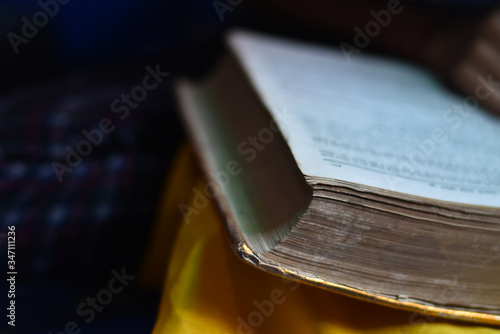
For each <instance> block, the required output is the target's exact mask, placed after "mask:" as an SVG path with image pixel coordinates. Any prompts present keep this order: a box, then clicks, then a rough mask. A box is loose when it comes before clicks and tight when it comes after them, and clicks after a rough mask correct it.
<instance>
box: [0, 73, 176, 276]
mask: <svg viewBox="0 0 500 334" xmlns="http://www.w3.org/2000/svg"><path fill="white" fill-rule="evenodd" d="M122 72H123V71H121V72H120V74H118V73H109V72H108V73H104V74H103V73H102V72H100V73H99V74H95V73H88V72H81V73H74V74H72V75H71V76H68V77H63V78H60V79H57V80H52V81H47V82H40V83H39V84H35V85H32V86H29V87H23V88H20V89H17V90H15V91H13V92H10V93H7V94H4V95H3V97H1V98H0V223H1V225H0V228H1V229H0V234H2V233H3V234H6V233H7V226H9V225H15V226H16V262H17V267H18V279H20V280H23V279H28V280H29V279H40V278H45V277H46V278H50V277H58V278H65V277H71V279H72V280H73V281H74V280H77V279H83V280H88V279H91V278H92V277H93V276H95V273H107V272H109V270H111V269H112V268H118V266H123V265H129V266H130V265H133V264H134V263H136V261H137V259H138V258H139V256H140V254H141V250H142V247H143V245H144V242H145V238H146V236H147V233H148V230H149V224H150V222H151V220H152V217H153V214H154V208H155V206H156V197H157V194H158V192H159V190H160V186H161V184H162V180H163V175H164V173H165V170H166V166H167V162H168V159H169V157H170V155H171V152H172V151H173V149H174V147H175V145H176V142H177V137H178V135H177V134H178V133H179V129H178V124H177V122H175V121H174V120H173V112H172V110H171V109H172V95H171V93H170V83H169V81H168V80H166V81H164V82H163V83H162V84H161V85H159V86H158V88H157V89H155V90H154V91H150V92H149V93H148V96H147V98H146V99H145V100H144V101H142V102H140V103H139V105H138V107H137V108H135V109H131V110H130V114H129V116H128V117H127V118H124V119H123V120H122V119H120V118H119V117H118V116H119V114H117V113H114V112H112V110H111V107H110V105H111V103H112V101H113V100H115V99H116V98H119V97H120V95H121V94H122V93H126V94H129V93H130V91H131V89H132V88H133V87H134V86H136V85H138V84H141V83H142V78H143V76H144V75H145V74H146V72H145V71H144V67H141V68H140V69H139V70H137V71H134V73H129V74H128V75H123V73H122ZM103 118H109V119H110V120H111V121H112V124H113V125H115V129H114V131H112V132H111V133H109V134H104V136H103V139H102V142H101V143H100V144H99V145H97V146H94V145H93V148H92V151H91V153H90V154H89V155H88V156H86V157H82V160H81V163H80V164H79V165H78V166H76V167H75V168H74V169H73V170H72V171H71V172H66V173H63V174H62V175H61V176H62V182H60V180H59V179H58V177H57V175H56V172H55V170H54V167H53V163H54V162H58V163H61V164H63V165H64V164H65V160H66V156H67V154H68V152H67V149H66V147H67V146H68V145H69V146H70V147H71V148H73V149H76V148H77V145H78V143H79V142H80V141H82V140H85V139H87V138H86V137H85V136H84V134H82V131H83V130H87V131H91V130H92V129H98V128H99V122H100V121H101V120H102V119H103ZM0 237H1V236H0ZM3 237H4V239H0V242H1V247H0V248H2V249H3V248H4V246H5V244H6V242H5V235H3ZM2 252H3V251H2ZM5 253H6V252H5Z"/></svg>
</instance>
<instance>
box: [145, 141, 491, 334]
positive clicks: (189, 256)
mask: <svg viewBox="0 0 500 334" xmlns="http://www.w3.org/2000/svg"><path fill="white" fill-rule="evenodd" d="M193 166H196V160H195V159H194V158H193V154H192V152H191V150H190V148H189V147H184V148H183V149H182V151H181V154H180V156H179V158H178V159H177V162H176V165H175V166H174V168H173V170H172V176H171V178H170V181H169V182H171V187H170V188H169V189H167V193H168V194H170V196H167V197H168V200H167V202H165V203H163V204H162V206H161V207H162V210H164V211H166V212H168V213H169V214H162V213H160V214H159V220H158V224H157V226H156V232H155V233H154V239H155V240H156V246H157V247H151V248H150V251H153V252H159V251H161V249H160V247H159V246H158V245H160V244H162V242H160V241H158V240H163V245H166V244H168V243H170V242H173V248H172V252H171V257H170V260H169V262H168V269H167V276H166V277H165V281H164V286H163V295H162V300H161V305H160V309H159V313H158V319H157V323H156V325H155V328H154V331H153V333H154V334H175V333H210V334H211V333H220V334H228V333H231V334H232V333H237V334H240V333H245V334H250V333H273V334H274V333H278V334H280V333H290V334H295V333H297V334H304V333H325V334H326V333H335V334H353V333H384V334H385V333H397V334H405V333H408V334H410V333H419V334H420V333H436V334H437V333H458V334H461V333H468V334H472V333H474V334H482V333H500V330H498V329H494V328H488V327H482V326H478V325H473V324H466V323H460V322H451V321H445V320H442V319H432V318H430V317H428V318H426V316H424V315H420V314H414V313H411V312H406V311H401V310H395V309H391V308H388V307H384V306H379V305H375V304H371V303H368V302H363V301H359V300H355V299H352V298H349V297H344V296H341V295H338V294H335V293H331V292H328V291H325V290H321V289H318V288H315V287H311V286H307V285H304V284H299V283H296V282H292V281H288V280H284V279H282V278H280V277H277V276H274V275H271V274H269V273H266V272H263V271H261V270H258V269H256V268H253V267H251V266H249V265H247V264H245V263H243V262H242V261H240V260H239V259H238V258H237V257H236V255H235V254H234V253H233V251H232V249H231V247H230V245H229V242H228V237H227V235H226V232H225V230H224V226H223V223H222V221H221V217H220V216H219V214H218V212H217V210H216V208H215V205H214V203H213V202H210V203H209V204H208V206H207V207H206V208H204V209H203V210H201V211H200V212H199V213H198V214H193V215H191V216H190V222H189V224H188V223H185V222H183V221H182V216H181V214H180V212H179V210H178V209H177V212H175V210H174V209H176V208H177V207H178V205H179V204H180V203H182V202H183V201H185V202H183V203H184V204H187V205H190V204H191V203H189V196H190V195H191V196H192V195H193V194H194V193H193V187H194V186H196V187H198V188H199V189H200V190H201V189H202V187H203V186H204V185H205V180H204V178H203V177H202V175H201V173H200V172H199V170H198V169H196V168H195V169H193V168H194V167H193ZM193 170H197V171H198V172H197V173H194V172H193ZM173 175H175V176H173ZM172 177H174V178H175V180H173V179H172ZM175 194H177V196H172V195H175ZM186 201H187V202H186ZM190 206H192V205H190ZM162 218H163V219H166V218H169V219H174V218H175V219H176V221H174V220H168V221H167V220H162ZM165 225H172V226H173V225H175V226H178V229H177V227H170V228H166V227H165ZM174 230H177V234H176V236H175V240H174V241H172V240H171V239H172V237H173V236H172V235H171V234H170V235H161V234H160V233H157V232H158V231H174ZM151 256H154V254H150V257H151ZM162 256H163V258H165V254H162ZM162 256H160V257H162ZM156 257H158V255H156ZM163 260H164V261H167V259H163ZM149 265H155V263H154V261H149ZM156 265H157V266H159V267H162V268H163V266H165V264H156ZM146 271H147V270H146ZM151 272H154V270H150V271H149V273H151ZM145 281H148V280H147V279H146V280H145Z"/></svg>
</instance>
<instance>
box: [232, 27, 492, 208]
mask: <svg viewBox="0 0 500 334" xmlns="http://www.w3.org/2000/svg"><path fill="white" fill-rule="evenodd" d="M229 44H230V46H231V48H232V49H233V50H234V51H235V52H236V54H237V56H238V58H239V59H240V60H241V62H242V64H243V67H244V69H245V71H246V72H247V75H248V76H249V77H250V80H251V81H252V83H253V84H254V85H255V87H256V89H257V91H258V93H259V95H261V98H262V100H263V102H264V104H265V106H266V107H267V108H268V110H270V111H271V113H272V114H273V117H274V118H275V120H276V122H277V123H278V125H279V127H280V129H281V130H282V132H283V135H284V136H285V138H286V140H287V142H288V143H289V145H290V148H291V150H292V153H293V154H294V156H295V159H296V161H297V163H298V165H299V167H300V169H301V170H302V172H303V173H304V174H306V175H311V176H320V177H325V178H333V179H337V180H343V181H348V182H353V183H358V184H365V185H368V186H371V187H377V188H382V189H386V190H391V191H396V192H400V193H407V194H411V195H416V196H421V197H428V198H433V199H438V200H444V201H451V202H458V203H469V204H475V205H486V206H493V207H500V119H499V118H498V117H496V116H493V115H491V114H489V113H487V112H486V111H484V110H483V109H481V108H479V107H475V108H474V107H469V106H467V107H464V105H465V102H467V101H466V100H465V98H466V97H462V96H458V95H455V94H453V93H450V92H449V91H448V90H446V89H445V88H444V87H442V85H441V84H440V83H439V82H438V81H437V79H436V78H434V77H433V76H432V75H431V74H430V73H429V72H427V71H425V70H423V69H421V68H419V67H416V66H412V65H408V64H406V63H402V62H398V61H395V60H393V59H385V58H379V57H374V56H367V55H365V54H360V55H356V54H354V55H352V57H351V60H352V61H351V62H348V61H347V60H346V58H345V57H344V55H343V54H342V52H341V51H340V50H337V49H330V48H323V47H318V46H312V45H308V44H304V43H299V42H290V41H286V40H283V39H279V38H273V37H267V36H262V35H258V34H253V33H248V32H243V31H236V32H233V33H232V34H231V35H230V36H229ZM469 102H470V101H469Z"/></svg>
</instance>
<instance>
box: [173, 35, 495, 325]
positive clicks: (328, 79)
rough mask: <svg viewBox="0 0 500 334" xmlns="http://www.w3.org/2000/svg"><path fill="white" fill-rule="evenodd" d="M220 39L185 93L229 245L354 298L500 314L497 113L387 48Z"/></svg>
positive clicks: (442, 312)
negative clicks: (352, 51)
mask: <svg viewBox="0 0 500 334" xmlns="http://www.w3.org/2000/svg"><path fill="white" fill-rule="evenodd" d="M227 44H228V52H227V55H226V56H225V57H224V59H223V60H222V61H221V63H220V64H219V66H218V67H217V68H216V69H215V71H214V72H213V73H212V74H211V75H210V77H209V78H208V79H207V80H205V81H204V82H201V83H189V82H181V83H180V84H179V85H178V93H179V98H180V102H181V106H182V111H183V112H182V113H183V116H184V119H185V122H186V125H187V128H188V130H189V133H190V135H191V137H192V140H193V142H194V145H195V147H196V148H197V151H198V154H199V156H200V161H201V162H202V165H203V167H204V169H205V171H206V173H207V176H208V177H209V180H210V182H209V183H208V184H207V186H206V187H205V193H204V194H199V195H200V196H206V197H216V198H217V202H218V204H219V207H220V209H221V212H222V214H223V215H224V217H225V219H226V221H227V226H228V230H229V234H230V236H231V240H232V245H233V247H234V249H235V251H236V253H237V254H238V255H239V256H240V257H241V258H242V259H243V260H244V261H246V262H248V263H250V264H252V265H254V266H257V267H259V268H261V269H263V270H266V271H269V272H271V273H273V274H277V275H282V276H285V277H288V278H291V279H296V280H300V281H304V282H307V283H309V284H313V285H318V286H321V287H323V288H326V289H330V290H334V291H337V292H340V293H344V294H348V295H351V296H354V297H357V298H363V299H367V300H371V301H374V302H377V303H382V304H386V305H392V306H396V307H399V308H404V309H409V310H417V311H421V312H427V313H430V314H433V315H439V316H447V317H453V318H460V319H466V320H472V321H479V322H485V323H496V324H498V323H500V119H499V118H498V117H496V116H494V115H491V114H489V113H487V112H485V111H484V110H482V109H480V108H479V107H477V105H476V104H474V103H473V102H474V101H476V100H474V97H461V96H458V95H455V94H453V93H452V92H450V91H448V90H447V89H445V88H444V87H443V86H442V85H441V84H440V83H439V81H438V80H437V79H436V78H435V77H434V76H432V75H431V74H430V73H429V72H426V71H425V70H423V69H421V68H418V67H416V66H413V65H409V64H406V63H401V62H398V61H396V60H393V59H385V58H380V57H374V56H369V55H357V57H354V58H352V61H350V62H348V61H347V60H346V59H345V58H344V56H343V54H342V52H341V51H339V50H335V49H329V48H324V47H320V46H313V45H308V44H305V43H299V42H293V41H287V40H283V39H280V38H274V37H268V36H263V35H259V34H254V33H249V32H244V31H235V32H232V33H231V34H230V35H229V36H228V39H227ZM194 205H196V204H194ZM195 209H198V210H201V208H195ZM181 211H182V212H183V214H185V210H184V211H183V210H181ZM193 212H196V210H195V211H192V212H191V214H193ZM186 218H188V217H186Z"/></svg>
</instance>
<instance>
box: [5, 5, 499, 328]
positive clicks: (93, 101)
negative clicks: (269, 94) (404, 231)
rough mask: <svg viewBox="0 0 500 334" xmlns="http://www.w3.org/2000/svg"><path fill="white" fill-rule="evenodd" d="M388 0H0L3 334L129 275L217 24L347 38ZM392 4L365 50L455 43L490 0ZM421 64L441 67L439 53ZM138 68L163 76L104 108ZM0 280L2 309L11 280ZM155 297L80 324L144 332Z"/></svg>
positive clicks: (209, 57) (126, 300)
mask: <svg viewBox="0 0 500 334" xmlns="http://www.w3.org/2000/svg"><path fill="white" fill-rule="evenodd" d="M386 3H387V1H370V2H366V1H365V2H364V1H333V0H332V1H328V0H315V1H313V2H311V3H307V4H305V3H303V2H298V1H297V2H294V1H291V2H290V1H281V0H275V1H259V0H256V1H254V0H241V1H236V0H233V1H232V2H228V1H223V0H221V1H201V0H185V1H169V0H165V1H153V0H143V1H139V0H121V1H118V0H109V1H97V0H87V1H81V0H70V1H68V0H64V1H63V0H59V1H56V0H41V1H35V0H24V1H14V0H11V1H7V0H0V36H2V37H1V38H0V223H1V224H0V228H1V230H0V247H1V249H0V251H1V252H2V254H7V248H6V244H7V243H6V234H7V231H8V229H7V227H8V226H15V228H16V250H15V251H16V257H15V261H16V271H17V273H18V274H17V277H16V328H15V331H14V332H16V333H49V332H50V331H52V332H53V333H56V332H57V333H59V332H60V331H63V330H64V326H65V324H66V323H67V322H68V321H71V320H72V319H75V318H77V315H75V309H76V308H77V306H78V305H79V304H80V303H81V302H82V301H85V300H86V298H87V297H88V296H95V295H96V293H97V292H98V291H99V290H100V289H102V288H104V287H106V286H107V284H108V282H109V280H110V278H111V277H113V276H112V270H113V269H115V270H117V271H121V268H126V272H127V274H130V275H137V271H138V267H139V264H140V261H141V258H142V256H143V253H144V248H145V245H146V244H147V240H148V235H149V233H150V231H151V227H152V223H153V221H154V217H155V214H156V210H157V207H158V205H159V196H160V193H161V191H162V189H163V186H164V183H165V177H166V175H167V173H168V169H169V166H170V163H171V162H172V159H173V157H174V154H175V152H176V149H177V148H178V145H179V143H180V142H181V141H182V139H183V138H184V135H183V130H182V128H181V125H180V122H179V120H178V117H177V111H176V103H175V96H174V92H173V85H174V82H175V79H176V78H177V77H179V76H189V77H192V78H195V79H196V78H199V77H202V76H203V74H205V73H206V72H207V71H209V70H210V68H211V66H212V65H213V63H214V62H215V61H216V60H217V57H218V55H220V53H221V52H222V51H223V43H222V36H223V32H224V31H225V30H226V29H228V28H230V27H231V26H234V25H239V26H243V27H247V28H252V29H257V30H262V31H267V32H271V33H277V34H281V35H286V36H292V37H296V38H302V39H307V40H311V41H318V42H322V43H326V44H330V45H334V46H336V45H338V44H339V43H340V42H342V41H349V42H351V41H352V39H353V38H354V31H353V29H352V28H353V27H354V26H356V25H357V24H363V22H367V20H369V19H370V16H369V13H370V10H371V9H378V8H379V9H382V8H384V7H385V6H386ZM402 3H403V4H404V6H409V7H411V8H413V9H412V10H411V11H407V12H408V13H410V12H415V13H417V14H415V15H413V16H412V15H409V16H408V17H409V18H408V17H406V16H405V17H403V16H402V18H401V19H399V20H396V19H395V21H394V23H393V27H392V28H390V29H388V30H387V31H388V32H384V33H383V34H381V36H380V37H377V39H376V40H375V39H374V42H373V43H371V44H370V45H369V46H368V47H367V49H369V50H370V51H372V52H381V53H391V54H395V55H398V56H403V57H406V58H408V59H410V60H412V61H417V62H423V63H425V62H426V59H425V55H424V53H423V49H422V45H423V44H422V43H423V42H422V41H421V40H424V39H425V37H426V36H427V34H431V33H432V31H433V29H439V28H441V27H445V28H446V27H447V28H448V30H450V29H451V30H453V29H455V30H453V31H454V34H452V35H450V36H454V38H451V39H450V40H453V43H450V45H451V46H450V50H451V49H452V48H453V50H455V48H456V49H457V50H458V49H459V48H458V46H457V45H459V44H461V42H464V41H465V40H466V39H467V38H470V36H469V35H470V34H469V33H470V32H471V29H470V28H469V27H470V26H473V25H474V24H476V23H477V22H479V21H480V20H481V19H482V18H483V17H485V16H486V15H487V14H488V13H489V11H491V9H492V8H493V6H494V5H495V3H496V2H494V1H483V2H481V1H475V2H472V1H469V2H468V1H439V2H432V1H420V2H418V1H413V2H411V3H410V2H408V1H406V2H405V1H402ZM230 4H232V5H230ZM40 12H42V14H40ZM405 15H407V14H405ZM26 22H28V23H26ZM35 23H36V24H35ZM405 29H406V30H405ZM390 30H394V31H399V32H400V34H399V35H398V34H396V35H395V36H396V37H394V36H393V35H391V34H390ZM409 32H416V35H411V34H410V33H409ZM415 36H417V37H415ZM405 41H406V42H405ZM459 42H460V43H459ZM457 52H458V51H457ZM433 59H434V58H433ZM431 63H432V62H431ZM427 65H429V66H431V67H432V66H434V65H435V67H436V68H437V70H438V71H439V70H440V69H441V68H440V65H441V61H440V60H439V61H436V62H435V64H434V63H432V64H427ZM147 66H149V67H150V69H152V70H156V69H158V68H159V69H160V70H161V71H162V72H165V73H166V72H168V73H169V74H168V76H166V77H165V78H164V80H162V82H159V84H158V85H157V87H155V88H154V89H152V90H149V91H147V97H146V98H144V100H141V101H140V102H138V103H137V105H136V106H135V104H130V105H128V106H129V108H128V109H129V112H128V114H127V115H126V117H124V114H123V113H118V112H115V110H114V108H113V102H114V101H115V100H116V99H118V100H121V106H125V105H126V102H124V100H123V96H122V94H131V92H132V91H133V90H134V89H135V88H136V87H137V86H138V85H142V84H143V79H144V77H145V76H146V75H148V74H150V72H149V71H148V70H147V69H146V67H147ZM132 105H134V106H133V107H132ZM104 118H107V119H109V120H110V122H112V124H113V125H114V126H115V127H114V129H113V131H111V132H110V133H107V134H104V135H103V136H102V138H98V139H99V141H100V142H99V144H98V145H93V146H92V147H91V152H90V153H88V155H86V156H83V157H82V159H81V161H78V162H75V165H76V166H75V167H71V168H68V169H64V168H65V167H61V166H68V164H67V162H66V159H67V157H68V152H69V151H68V150H77V148H78V145H79V143H81V141H82V140H86V139H87V138H86V137H85V135H84V134H83V133H82V131H84V130H85V131H88V132H91V131H92V130H94V129H99V127H100V123H101V121H102V120H103V119H104ZM98 137H99V136H98ZM96 140H97V139H96ZM68 147H69V149H68ZM83 150H84V148H83ZM85 154H86V153H85ZM82 155H83V154H82ZM57 168H59V173H60V174H59V175H60V176H61V178H62V179H61V178H58V176H57V174H58V172H56V169H57ZM61 168H63V169H61ZM3 259H4V263H3V264H2V266H3V267H4V268H5V266H6V265H7V259H6V257H5V256H3ZM4 265H5V266H4ZM4 272H6V270H4ZM3 275H4V276H3V278H2V281H3V282H5V280H6V278H7V275H6V274H3ZM1 286H2V291H1V292H0V293H1V294H2V299H1V300H4V301H5V302H4V303H3V304H2V306H1V307H2V309H3V310H4V311H3V312H5V309H6V307H7V304H6V302H8V301H7V300H6V298H5V295H6V293H7V289H8V287H7V285H4V283H2V285H1ZM159 294H160V291H157V290H148V289H144V288H142V287H141V286H139V285H138V284H136V282H132V283H131V284H130V286H128V287H127V289H125V290H124V292H123V293H120V294H118V295H116V296H115V298H116V299H114V300H113V302H112V303H110V305H109V306H108V307H106V309H105V310H103V311H102V312H99V313H97V315H96V318H95V320H94V321H92V322H91V323H90V324H88V325H86V326H85V328H84V330H83V332H85V333H110V332H112V333H114V332H117V333H148V332H150V331H151V329H152V327H153V325H154V321H155V319H156V312H157V306H158V302H159ZM2 317H3V320H2V323H1V324H0V328H6V330H7V329H9V327H7V326H6V319H5V316H4V315H2Z"/></svg>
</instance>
